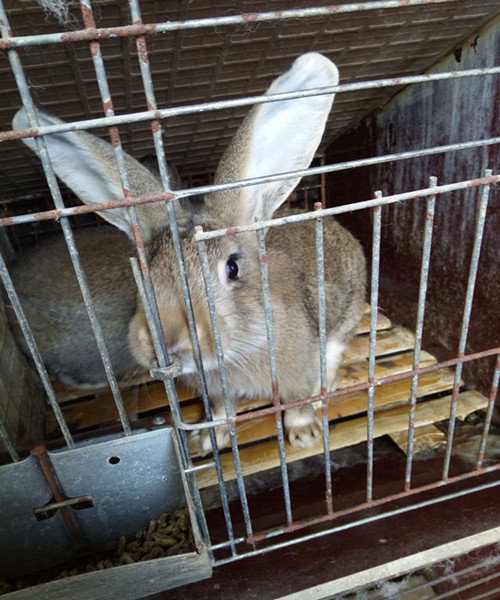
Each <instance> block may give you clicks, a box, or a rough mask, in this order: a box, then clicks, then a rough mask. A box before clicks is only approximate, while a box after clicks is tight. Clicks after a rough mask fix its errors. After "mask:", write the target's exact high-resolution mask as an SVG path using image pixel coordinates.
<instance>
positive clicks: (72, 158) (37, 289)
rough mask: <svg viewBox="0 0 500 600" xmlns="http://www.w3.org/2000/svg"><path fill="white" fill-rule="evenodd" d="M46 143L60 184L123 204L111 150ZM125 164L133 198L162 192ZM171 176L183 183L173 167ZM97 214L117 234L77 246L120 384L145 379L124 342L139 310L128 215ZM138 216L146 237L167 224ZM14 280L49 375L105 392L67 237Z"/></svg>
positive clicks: (139, 168)
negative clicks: (133, 376)
mask: <svg viewBox="0 0 500 600" xmlns="http://www.w3.org/2000/svg"><path fill="white" fill-rule="evenodd" d="M37 116H38V121H39V124H40V125H41V126H48V125H57V124H61V123H63V121H61V120H60V119H58V118H56V117H54V116H53V115H51V114H50V113H48V112H46V111H44V110H42V109H40V108H37ZM12 126H13V129H17V130H18V129H26V128H28V127H29V126H30V125H29V121H28V117H27V115H26V112H25V111H24V109H20V110H19V111H18V112H17V113H16V115H15V116H14V119H13V122H12ZM23 142H24V143H25V144H26V145H27V146H28V147H29V148H30V149H31V150H33V151H34V152H36V153H37V154H38V150H37V146H36V143H35V140H34V139H33V138H25V139H23ZM45 143H46V145H47V149H48V152H49V156H50V160H51V163H52V166H53V168H54V170H55V172H56V174H57V176H58V177H59V179H61V180H62V181H63V182H64V183H65V184H66V185H67V186H68V187H69V188H71V189H72V190H73V192H74V193H75V194H76V195H77V196H78V197H79V198H80V200H82V202H84V203H85V204H93V203H98V202H107V201H110V200H118V199H121V198H123V190H122V186H121V181H120V176H119V172H118V169H117V167H116V160H115V154H114V148H113V147H112V145H111V144H109V143H107V142H105V141H104V140H101V139H100V138H98V137H96V136H95V135H92V134H90V133H87V132H85V131H73V132H62V133H57V134H52V135H47V136H45ZM125 163H126V167H127V174H128V177H129V183H130V190H131V193H132V194H133V195H134V196H140V195H142V194H158V193H161V192H162V191H163V187H162V184H161V183H160V181H159V180H158V179H157V177H155V176H154V175H153V174H152V173H151V171H150V170H149V169H148V168H146V167H145V166H143V165H141V164H140V163H139V162H138V161H136V160H135V159H134V158H132V157H131V156H129V155H128V154H125ZM169 167H170V166H169ZM169 174H172V176H173V177H174V178H177V177H178V175H177V174H176V173H175V171H174V170H173V168H172V167H170V168H169ZM171 187H172V188H173V186H171ZM181 212H182V211H180V209H179V213H181ZM100 214H101V216H102V217H104V218H105V219H106V220H107V221H108V222H110V223H111V224H112V225H114V227H109V226H101V227H97V228H90V229H80V230H76V231H75V232H74V239H75V245H76V247H77V250H78V254H79V256H80V259H81V262H82V266H83V270H84V273H85V275H86V278H87V283H88V286H89V290H90V293H91V296H92V300H93V303H94V308H95V311H96V315H97V318H98V320H99V323H100V325H101V328H102V331H103V336H104V340H105V342H106V346H107V349H108V352H109V355H110V360H111V365H112V367H113V370H114V372H115V374H116V375H117V376H123V375H125V374H126V373H131V372H132V373H133V372H136V371H143V368H142V367H141V365H140V364H139V363H138V362H137V361H136V359H135V358H134V356H133V355H132V353H131V352H130V350H129V348H128V345H127V342H126V340H127V335H128V327H129V324H130V321H131V319H132V317H133V316H134V313H135V309H136V297H137V290H136V286H135V281H134V278H133V275H132V271H131V268H130V262H129V258H130V257H131V256H133V255H134V251H135V248H134V246H133V244H132V242H131V239H129V237H130V238H131V231H130V223H129V219H128V213H127V211H126V209H112V210H107V211H102V212H101V213H100ZM137 215H138V218H139V222H140V225H141V229H142V231H143V233H144V235H145V236H146V237H147V236H148V235H151V234H152V232H153V230H154V229H155V228H158V227H159V226H160V223H162V222H163V223H164V222H166V219H167V213H166V210H165V206H164V205H163V204H149V205H143V206H138V207H137ZM9 272H10V275H11V278H12V280H13V283H14V287H15V289H16V291H17V293H18V295H19V298H20V300H21V305H22V307H23V309H24V312H25V314H26V317H27V319H28V323H29V324H30V326H31V329H32V331H33V335H34V337H35V341H36V343H37V346H38V349H39V351H40V353H41V356H42V359H43V361H44V363H45V366H46V367H47V369H48V371H49V372H50V373H52V374H54V375H56V376H57V377H58V379H59V380H60V381H62V382H63V383H65V384H68V385H73V386H78V387H89V388H93V387H100V386H102V385H105V382H106V376H105V371H104V367H103V365H102V360H101V357H100V354H99V351H98V348H97V344H96V341H95V338H94V335H93V332H92V329H91V327H90V321H89V318H88V315H87V311H86V309H85V305H84V303H83V299H82V294H81V291H80V287H79V285H78V282H77V278H76V275H75V272H74V270H73V266H72V263H71V260H70V256H69V253H68V250H67V246H66V243H65V241H64V238H63V236H62V235H54V236H51V237H50V238H48V239H46V240H44V241H43V242H40V243H38V244H36V245H35V246H32V247H31V248H29V249H27V250H26V251H25V252H23V253H22V254H20V255H19V256H18V257H16V259H15V260H14V261H13V262H12V263H11V264H10V265H9ZM6 308H7V313H8V315H9V321H10V324H11V328H12V330H13V331H14V334H15V336H16V338H17V340H18V343H19V345H20V346H21V348H22V349H23V351H24V352H25V353H26V354H27V355H28V356H29V352H28V348H27V345H26V341H25V339H24V336H23V334H22V332H21V329H20V327H19V324H18V321H17V319H16V317H15V315H14V311H13V310H9V308H10V307H9V306H7V307H6Z"/></svg>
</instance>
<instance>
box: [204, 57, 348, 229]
mask: <svg viewBox="0 0 500 600" xmlns="http://www.w3.org/2000/svg"><path fill="white" fill-rule="evenodd" d="M338 81H339V75H338V70H337V67H336V66H335V65H334V63H333V62H331V61H330V60H329V59H328V58H326V57H325V56H323V55H321V54H317V53H313V52H311V53H308V54H303V55H302V56H300V57H299V58H297V59H296V60H295V62H294V63H293V64H292V66H291V68H290V69H289V70H288V71H285V72H284V73H283V74H282V75H281V76H280V77H278V79H276V80H275V81H274V82H273V83H272V85H271V86H270V88H269V89H268V90H267V94H280V93H286V92H299V91H301V90H310V89H313V88H321V87H326V86H334V85H337V84H338ZM333 98H334V94H326V95H321V96H309V97H303V98H294V99H291V100H280V101H277V102H268V103H265V104H260V105H258V106H255V107H254V108H253V109H252V110H251V112H250V113H249V114H248V115H247V117H246V119H245V120H244V121H243V123H242V125H241V127H240V128H239V129H238V131H237V132H236V134H235V137H234V138H233V140H232V142H231V144H230V146H229V148H228V149H227V150H226V152H225V154H224V156H223V158H222V159H221V163H220V164H219V167H218V169H217V174H216V183H222V182H229V181H234V180H235V178H238V179H246V178H249V177H262V176H266V175H274V174H278V173H286V172H289V171H294V170H296V169H305V168H307V167H308V166H309V165H310V163H311V161H312V159H313V157H314V153H315V152H316V150H317V148H318V146H319V143H320V141H321V138H322V136H323V131H324V128H325V125H326V120H327V118H328V114H329V112H330V109H331V107H332V103H333ZM298 182H299V178H294V179H287V180H282V181H276V182H270V183H262V184H259V185H256V186H252V187H248V188H242V191H241V193H240V194H239V202H240V205H239V206H238V207H237V208H236V212H237V213H239V214H237V215H236V218H237V219H239V220H240V221H241V222H247V223H248V222H252V221H253V220H254V219H268V218H270V217H271V216H272V214H273V212H274V211H275V210H276V209H277V208H278V207H279V206H280V205H281V204H282V203H283V202H284V201H285V200H286V198H287V197H288V195H289V194H290V193H291V192H292V190H293V189H294V187H295V186H296V185H297V183H298ZM207 200H208V204H209V205H210V203H212V205H213V204H215V203H216V202H217V204H218V205H219V206H218V207H217V211H218V212H219V216H220V217H222V219H223V220H224V221H226V222H227V219H229V221H231V220H232V221H234V220H235V216H231V215H229V212H230V211H231V212H232V213H233V215H234V213H235V207H234V204H232V203H231V202H221V201H220V198H219V199H218V198H217V197H216V195H215V194H214V195H213V196H212V198H208V199H207ZM222 204H224V205H226V206H227V215H226V217H227V219H224V216H223V215H221V214H220V213H221V210H224V209H223V208H222V207H221V205H222ZM211 208H216V207H215V206H211ZM229 224H237V223H229Z"/></svg>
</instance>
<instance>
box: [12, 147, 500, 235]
mask: <svg viewBox="0 0 500 600" xmlns="http://www.w3.org/2000/svg"><path fill="white" fill-rule="evenodd" d="M488 144H500V137H498V138H491V140H481V141H475V142H471V143H465V144H455V145H453V147H452V146H439V147H436V148H429V149H426V150H417V151H415V152H405V153H401V154H390V155H386V156H383V157H375V158H369V159H363V160H357V161H349V162H344V163H337V164H334V165H326V166H323V167H314V168H312V169H301V170H299V171H293V172H290V173H282V174H280V175H273V176H268V177H253V178H251V179H244V180H242V181H238V182H235V183H224V184H217V185H207V186H200V187H196V188H189V189H187V190H182V191H179V192H175V193H174V192H163V193H161V194H154V195H144V196H138V197H128V198H122V199H120V200H112V201H110V202H101V203H100V204H92V205H86V204H85V205H80V206H72V207H69V208H61V209H54V210H47V211H41V212H37V213H31V214H26V215H18V216H15V217H4V218H2V219H0V227H10V226H12V225H21V224H24V223H36V222H38V221H47V220H51V219H53V220H58V219H60V218H62V217H71V216H74V215H80V214H87V213H93V212H100V211H104V210H111V209H113V208H124V207H128V206H139V205H142V204H151V203H153V202H168V201H170V200H174V199H179V200H182V198H188V197H190V196H199V195H201V194H208V193H213V192H219V191H223V190H232V189H237V188H241V187H248V186H251V185H258V184H260V183H267V182H269V181H281V180H285V179H294V178H297V177H308V176H311V175H318V174H322V173H332V172H334V171H342V170H344V169H348V168H355V167H361V166H368V165H373V164H380V163H382V162H390V161H392V160H402V159H408V158H415V157H419V156H426V155H429V154H439V153H441V152H443V153H444V152H447V151H449V150H462V149H467V148H473V147H481V146H483V145H488ZM498 181H500V175H493V176H492V177H487V178H484V177H483V178H479V179H472V180H467V181H460V182H457V183H451V184H448V185H443V186H439V187H438V186H436V187H432V188H425V189H424V190H415V191H413V192H405V193H403V194H396V195H393V196H386V197H382V199H380V200H379V199H372V200H368V201H366V202H354V203H351V204H344V205H342V206H339V207H334V208H328V209H322V210H320V211H318V212H307V213H301V214H297V215H294V216H288V217H283V218H281V219H273V220H272V221H259V222H258V223H255V224H253V225H248V226H247V227H237V228H236V227H231V228H229V229H222V230H221V229H218V230H215V231H207V232H200V233H199V234H196V239H197V240H198V239H212V238H215V237H220V236H222V235H226V234H234V233H240V232H243V231H254V230H256V229H259V228H261V229H262V228H265V227H276V226H279V225H284V224H286V223H295V222H298V221H308V220H311V219H313V218H322V217H325V216H329V215H334V214H341V213H343V212H351V211H353V210H362V209H364V208H373V207H374V206H378V205H383V204H392V203H394V202H401V201H403V200H413V199H415V198H424V197H427V196H430V195H434V194H442V193H446V192H450V191H451V192H452V191H456V190H459V189H466V188H470V187H476V186H480V185H488V184H493V183H498Z"/></svg>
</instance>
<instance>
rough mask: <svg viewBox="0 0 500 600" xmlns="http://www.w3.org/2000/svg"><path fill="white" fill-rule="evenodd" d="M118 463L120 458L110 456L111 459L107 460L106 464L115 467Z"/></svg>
mask: <svg viewBox="0 0 500 600" xmlns="http://www.w3.org/2000/svg"><path fill="white" fill-rule="evenodd" d="M119 462H120V457H119V456H111V457H110V458H109V459H108V463H109V464H110V465H117V464H118V463H119Z"/></svg>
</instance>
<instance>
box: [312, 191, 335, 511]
mask: <svg viewBox="0 0 500 600" xmlns="http://www.w3.org/2000/svg"><path fill="white" fill-rule="evenodd" d="M322 208H323V204H322V203H321V202H316V203H315V205H314V210H316V211H318V210H321V209H322ZM330 218H331V217H330ZM315 240H316V268H317V274H318V275H317V277H318V329H319V350H320V385H321V393H322V394H324V393H326V392H327V391H328V380H327V358H326V337H327V336H326V297H325V253H324V244H323V220H322V219H320V218H318V219H316V224H315ZM321 421H322V426H323V453H324V457H325V500H326V510H327V512H328V514H332V513H333V496H332V465H331V460H330V429H329V419H328V401H327V400H323V401H322V402H321Z"/></svg>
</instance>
